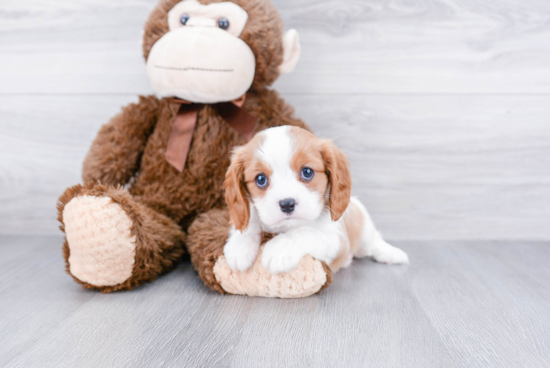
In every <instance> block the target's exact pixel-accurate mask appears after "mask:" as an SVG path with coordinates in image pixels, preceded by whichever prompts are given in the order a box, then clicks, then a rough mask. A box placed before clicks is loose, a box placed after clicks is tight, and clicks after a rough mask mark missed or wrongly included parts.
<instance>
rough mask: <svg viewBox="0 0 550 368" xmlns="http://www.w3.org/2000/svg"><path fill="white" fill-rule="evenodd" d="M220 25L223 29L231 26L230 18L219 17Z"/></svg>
mask: <svg viewBox="0 0 550 368" xmlns="http://www.w3.org/2000/svg"><path fill="white" fill-rule="evenodd" d="M218 27H220V28H221V29H224V30H225V29H227V28H229V19H227V18H220V19H218Z"/></svg>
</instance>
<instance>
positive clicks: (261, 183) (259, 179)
mask: <svg viewBox="0 0 550 368" xmlns="http://www.w3.org/2000/svg"><path fill="white" fill-rule="evenodd" d="M267 183H268V181H267V176H265V175H264V174H258V176H256V186H257V187H258V188H260V189H264V188H265V187H267Z"/></svg>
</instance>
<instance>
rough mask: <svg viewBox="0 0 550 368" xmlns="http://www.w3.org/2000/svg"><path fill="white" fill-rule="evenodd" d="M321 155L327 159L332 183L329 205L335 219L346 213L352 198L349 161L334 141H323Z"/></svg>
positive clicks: (327, 170) (326, 162)
mask: <svg viewBox="0 0 550 368" xmlns="http://www.w3.org/2000/svg"><path fill="white" fill-rule="evenodd" d="M321 155H322V156H323V159H324V160H325V167H326V172H327V175H328V180H329V183H330V197H329V200H328V205H329V207H330V215H331V218H332V220H333V221H338V219H339V218H340V217H341V216H342V215H343V214H344V211H345V210H346V208H348V205H349V201H350V199H351V173H350V171H349V162H348V159H347V157H346V155H345V154H344V152H342V151H341V150H340V149H339V148H338V147H336V145H335V144H334V143H332V141H329V140H325V141H324V142H323V143H322V148H321Z"/></svg>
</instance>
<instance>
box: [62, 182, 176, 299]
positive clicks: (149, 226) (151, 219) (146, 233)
mask: <svg viewBox="0 0 550 368" xmlns="http://www.w3.org/2000/svg"><path fill="white" fill-rule="evenodd" d="M83 195H90V196H97V197H110V198H111V200H112V201H113V202H114V203H117V204H118V205H119V206H120V207H121V208H122V209H123V210H124V212H126V214H127V215H128V217H129V218H130V219H131V220H132V222H133V227H132V229H131V235H132V236H135V238H136V258H135V264H134V268H133V270H132V276H131V277H130V278H129V279H128V280H126V282H124V283H122V284H119V285H115V286H102V287H96V286H94V285H90V284H88V283H86V282H82V281H81V280H79V279H77V278H76V277H73V278H74V279H75V280H76V281H77V282H78V283H79V284H81V285H82V286H84V287H85V288H88V289H99V290H101V291H102V292H104V293H108V292H111V291H117V290H129V289H131V288H133V287H135V286H137V285H139V284H142V283H144V282H147V281H152V280H154V279H156V278H157V276H158V275H160V274H161V273H163V272H166V271H168V270H170V269H172V268H173V267H174V266H175V265H176V263H177V262H178V261H179V260H180V258H181V256H182V254H183V247H182V245H183V241H184V239H185V234H184V233H183V231H182V230H181V228H180V227H179V226H178V225H177V224H176V223H175V222H174V221H172V220H171V219H169V218H168V217H166V216H164V215H161V214H159V213H157V212H155V211H153V210H151V209H150V208H148V207H147V206H144V205H143V204H141V203H139V200H138V199H137V198H133V197H132V196H131V195H130V194H129V193H128V192H127V191H126V190H124V189H123V188H121V187H113V186H105V185H102V184H99V183H93V182H88V183H87V184H85V185H75V186H73V187H71V188H68V189H67V190H66V191H65V193H63V195H61V197H60V198H59V202H58V205H57V209H58V213H59V217H58V220H59V221H60V222H61V223H62V224H63V210H64V208H65V205H66V204H67V203H69V201H70V200H71V199H73V198H75V197H79V196H83ZM60 228H61V230H62V231H65V226H64V225H61V227H60ZM63 256H64V257H65V261H66V270H67V272H68V273H69V274H70V270H69V256H70V249H69V245H68V243H67V240H66V239H65V243H64V245H63Z"/></svg>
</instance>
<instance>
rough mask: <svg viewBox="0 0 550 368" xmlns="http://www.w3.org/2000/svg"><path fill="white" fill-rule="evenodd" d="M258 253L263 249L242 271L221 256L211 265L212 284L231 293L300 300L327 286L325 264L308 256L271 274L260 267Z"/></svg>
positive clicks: (326, 268)
mask: <svg viewBox="0 0 550 368" xmlns="http://www.w3.org/2000/svg"><path fill="white" fill-rule="evenodd" d="M262 250H263V246H262V248H261V249H260V252H259V254H258V256H257V257H256V260H255V261H254V264H253V265H252V267H250V268H249V269H248V270H247V271H246V272H240V271H233V270H232V269H231V268H229V266H228V265H227V262H226V260H225V256H221V257H220V258H219V259H218V261H217V262H216V265H215V266H214V275H215V276H216V281H218V282H219V283H220V285H221V287H222V288H223V289H224V290H225V291H226V292H228V293H231V294H241V295H248V296H262V297H268V298H303V297H306V296H310V295H313V294H315V293H317V292H319V290H321V289H322V288H323V287H324V286H325V285H327V283H330V282H329V281H330V280H329V277H332V273H331V272H330V270H329V268H328V267H327V265H326V264H325V263H323V262H320V261H317V260H315V259H314V258H313V257H312V256H310V255H307V256H305V257H304V258H303V259H302V260H301V261H300V263H299V264H298V266H297V267H296V268H294V269H293V270H292V271H289V272H284V273H279V274H276V275H272V274H271V273H270V272H269V271H268V270H266V269H265V268H263V266H262V261H261V259H262V258H261V257H262ZM327 286H328V285H327Z"/></svg>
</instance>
